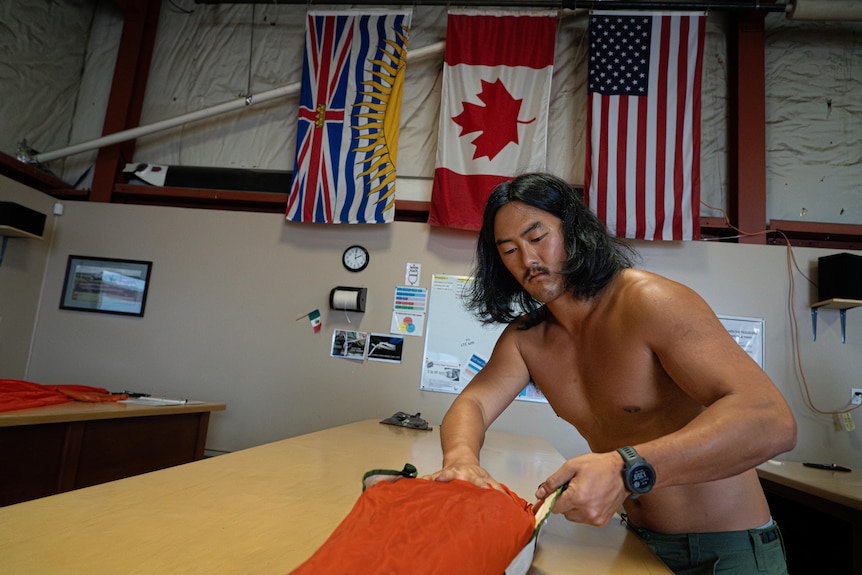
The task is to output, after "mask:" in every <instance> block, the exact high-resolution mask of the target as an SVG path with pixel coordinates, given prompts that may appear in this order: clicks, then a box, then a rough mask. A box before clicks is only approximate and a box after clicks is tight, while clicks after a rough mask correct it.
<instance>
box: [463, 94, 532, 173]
mask: <svg viewBox="0 0 862 575" xmlns="http://www.w3.org/2000/svg"><path fill="white" fill-rule="evenodd" d="M477 97H478V98H479V100H481V101H482V102H484V104H485V105H484V106H479V105H477V104H471V103H470V102H464V110H463V111H462V112H461V113H460V114H458V115H457V116H455V117H453V118H452V121H453V122H455V123H456V124H458V125H459V126H461V133H460V134H458V135H459V136H463V135H464V134H470V133H473V132H482V133H481V134H480V135H478V136H476V138H475V139H473V141H472V142H470V143H471V144H473V145H474V146H476V151H475V152H474V153H473V159H474V160H475V159H477V158H481V157H482V156H486V157H487V158H488V159H489V160H493V159H494V157H495V156H496V155H497V154H499V153H500V152H501V151H502V150H503V148H505V147H506V145H508V144H509V142H514V143H516V144H517V143H518V124H529V123H531V122H534V121H535V120H536V118H533V119H532V120H526V121H521V120H518V114H519V113H520V112H521V102H523V101H524V100H523V99H521V100H516V99H515V98H513V97H512V94H510V93H509V91H508V90H507V89H506V86H504V85H503V82H502V81H501V80H500V79H499V78H498V79H497V81H496V82H494V83H493V84H492V83H490V82H486V81H485V80H482V91H481V92H479V94H478V95H477Z"/></svg>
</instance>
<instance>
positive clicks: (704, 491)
mask: <svg viewBox="0 0 862 575" xmlns="http://www.w3.org/2000/svg"><path fill="white" fill-rule="evenodd" d="M633 256H634V254H633V253H632V252H631V251H630V250H629V248H627V247H626V246H625V244H623V243H622V242H620V241H619V240H617V239H616V238H613V237H611V236H609V235H608V234H607V232H606V230H605V228H604V225H603V224H602V223H601V222H600V221H599V220H598V219H596V218H595V216H593V214H592V213H591V212H589V210H588V209H587V208H586V207H585V205H584V204H583V201H582V199H581V197H580V194H579V193H578V192H577V191H576V190H574V189H573V188H572V187H571V186H569V185H568V184H566V183H565V182H563V181H562V180H559V179H557V178H555V177H553V176H549V175H545V174H527V175H523V176H519V177H518V178H516V179H514V180H512V181H510V182H506V183H503V184H501V185H500V186H498V187H497V188H496V189H495V190H494V192H493V193H492V194H491V197H490V198H489V200H488V204H487V206H486V208H485V214H484V221H483V225H482V230H481V232H480V235H479V241H478V246H477V252H476V262H475V268H476V269H475V281H474V282H473V288H472V292H471V293H470V294H469V295H470V298H471V304H472V307H473V309H474V311H476V312H477V314H478V315H479V316H480V317H481V318H482V319H483V320H484V321H486V322H502V323H508V324H509V325H508V326H507V327H506V329H505V330H504V332H503V334H502V335H501V336H500V338H499V340H498V341H497V344H496V347H495V349H494V352H493V354H492V356H491V359H490V360H489V361H488V363H487V365H486V366H485V367H484V368H483V369H482V371H481V372H479V374H478V375H477V376H476V377H474V378H473V380H472V381H471V382H470V384H469V385H468V386H467V387H466V388H465V389H464V390H463V391H462V392H461V394H460V395H459V396H458V397H457V398H456V400H455V401H454V402H453V404H452V406H451V408H450V409H449V411H448V412H447V414H446V416H445V417H444V419H443V424H442V426H441V440H442V448H443V469H442V470H440V471H438V472H437V473H434V474H433V475H431V476H429V478H430V479H435V480H437V481H449V480H452V479H456V478H457V479H463V480H467V481H471V482H473V483H475V484H476V485H480V486H489V485H490V486H491V487H498V486H499V484H498V483H497V482H496V481H494V479H493V478H491V477H490V476H489V475H488V473H487V472H486V471H485V470H484V469H482V467H481V466H480V463H479V450H480V449H481V446H482V442H483V439H484V436H485V431H486V430H487V429H488V427H489V426H490V425H491V423H492V422H493V421H494V420H495V419H496V418H497V417H498V416H499V415H500V414H501V413H502V412H503V410H504V409H506V407H507V406H508V405H509V404H510V403H512V401H513V400H514V399H515V397H516V396H517V395H518V393H519V392H520V391H521V390H522V389H523V388H524V386H525V385H526V384H527V383H528V382H529V381H531V380H532V381H533V382H534V383H535V384H536V385H537V386H538V387H539V389H541V391H542V392H543V393H544V395H545V397H546V398H547V400H548V403H549V404H550V405H551V407H552V408H553V409H554V411H555V412H556V414H557V415H558V416H559V417H562V418H563V419H565V420H566V421H568V422H569V423H571V424H572V425H573V426H575V427H576V428H577V430H578V431H579V432H580V434H581V435H582V436H583V437H584V438H585V439H586V441H587V442H588V443H589V446H590V449H591V451H592V452H591V453H588V454H585V455H579V456H577V457H574V458H572V459H569V460H568V461H566V462H565V463H564V464H563V466H562V467H561V468H560V469H559V470H558V471H556V472H555V473H554V474H553V475H551V476H550V477H548V478H547V479H546V480H545V481H544V483H542V485H541V486H540V487H539V488H538V491H537V492H536V497H543V496H545V495H547V494H549V493H551V492H553V491H554V490H556V489H557V488H559V487H560V486H562V485H564V484H566V483H568V488H567V490H566V491H564V492H563V494H562V495H561V497H560V498H558V499H557V502H556V505H555V507H554V512H556V513H562V514H563V515H565V517H566V518H567V519H569V520H570V521H577V522H581V523H587V524H590V525H597V526H604V525H606V524H607V523H608V522H609V521H610V520H611V518H612V517H613V515H614V513H615V512H616V511H617V510H618V509H619V508H620V505H622V506H623V507H624V508H625V515H626V516H627V522H628V524H629V525H630V527H631V528H632V529H633V530H634V531H635V532H636V533H638V534H639V535H640V536H641V537H643V538H644V540H645V541H646V542H647V544H648V545H650V546H651V547H652V548H653V549H654V550H655V551H656V553H658V554H659V556H660V557H661V558H662V559H663V560H664V561H665V563H667V564H668V565H669V566H670V567H671V569H674V570H675V571H676V572H678V573H683V572H685V573H713V570H712V566H713V565H714V564H716V563H717V562H718V561H717V560H718V559H720V565H719V566H718V567H717V569H718V570H717V571H715V572H717V573H718V572H720V573H739V574H748V573H786V566H785V561H784V551H783V546H782V545H783V544H782V541H781V538H780V534H779V532H778V528H777V526H776V525H775V524H774V522H772V519H771V516H770V511H769V507H768V505H767V502H766V499H765V497H764V495H763V491H762V489H761V487H760V483H759V481H758V478H757V474H756V472H755V470H754V467H755V466H756V465H758V464H760V463H762V462H763V461H766V460H767V459H769V458H771V457H774V456H775V455H777V454H779V453H782V452H784V451H787V450H789V449H792V448H793V446H794V445H795V442H796V423H795V420H794V418H793V415H792V413H791V412H790V409H789V408H788V406H787V404H786V402H785V401H784V399H783V397H782V396H781V394H780V392H779V391H778V390H777V389H776V387H775V386H774V384H773V383H772V381H771V380H770V379H769V377H768V376H767V375H766V374H765V373H764V372H763V371H762V370H761V369H760V368H759V367H758V365H757V364H756V363H755V362H754V361H753V360H752V359H751V358H750V357H749V356H748V355H747V354H746V353H745V352H744V351H743V350H742V349H741V348H740V346H739V345H738V344H737V343H736V342H735V341H734V340H733V339H732V338H731V337H730V336H729V335H728V333H727V331H726V330H725V329H724V327H723V326H722V325H721V323H720V322H719V321H718V319H717V318H716V316H715V314H714V313H713V312H712V310H711V309H710V308H709V306H708V305H707V304H706V303H705V302H704V301H703V300H702V299H701V298H700V297H699V296H698V295H697V294H696V293H695V292H693V291H692V290H690V289H689V288H687V287H685V286H683V285H681V284H678V283H675V282H673V281H671V280H669V279H667V278H663V277H661V276H658V275H655V274H652V273H648V272H645V271H638V270H635V269H632V263H633ZM627 446H628V447H632V448H633V449H634V451H635V452H636V455H639V456H640V457H642V458H643V459H644V460H645V461H646V462H648V463H649V464H650V465H651V466H652V468H653V475H652V483H651V484H650V485H647V486H646V488H645V490H646V491H648V493H643V494H641V495H640V496H639V497H637V498H632V497H631V496H632V495H637V494H635V493H633V492H632V491H633V489H634V490H643V489H642V488H641V486H640V485H638V487H637V488H635V487H634V485H633V482H632V481H631V480H630V481H629V484H628V487H627V484H626V482H625V481H624V470H625V468H626V465H625V463H624V458H623V456H622V454H621V453H620V452H618V451H617V450H618V449H620V448H624V447H627ZM648 478H649V474H648ZM719 532H721V533H719ZM671 534H676V535H671ZM680 534H682V535H680ZM687 534H698V535H697V536H696V537H699V541H698V542H697V544H696V546H697V547H699V548H700V549H701V553H700V555H701V556H700V557H694V558H691V557H690V553H689V549H688V545H689V541H690V539H691V538H690V537H689V536H688V535H687ZM728 546H730V547H733V548H735V551H731V555H739V553H740V552H741V553H742V557H739V556H731V555H726V550H727V548H728ZM753 549H756V550H755V551H753ZM676 555H680V556H681V557H676ZM737 561H740V562H737ZM699 565H709V566H710V567H708V568H707V570H705V571H702V570H697V567H698V566H699ZM755 565H756V567H755ZM758 568H760V569H765V570H763V571H758V570H757V569H758ZM691 569H693V570H691ZM700 569H703V567H701V568H700ZM724 569H730V570H727V571H725V570H724Z"/></svg>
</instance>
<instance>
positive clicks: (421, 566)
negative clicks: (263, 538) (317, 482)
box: [290, 479, 536, 575]
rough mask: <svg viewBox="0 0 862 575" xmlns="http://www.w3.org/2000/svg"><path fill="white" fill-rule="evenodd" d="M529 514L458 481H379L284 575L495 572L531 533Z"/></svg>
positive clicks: (514, 499)
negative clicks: (303, 560)
mask: <svg viewBox="0 0 862 575" xmlns="http://www.w3.org/2000/svg"><path fill="white" fill-rule="evenodd" d="M531 509H532V507H531V505H530V504H529V503H527V502H526V501H525V500H523V499H521V498H520V497H518V495H516V494H515V493H513V492H511V491H509V490H508V489H507V490H506V492H505V493H504V492H502V491H497V490H493V489H483V488H480V487H476V486H475V485H473V484H471V483H468V482H466V481H461V480H453V481H449V482H438V481H428V480H425V479H401V480H399V481H395V482H386V481H384V482H381V483H378V484H376V485H374V486H372V487H370V488H368V489H367V490H365V491H364V492H363V493H362V495H360V497H359V500H358V501H357V502H356V504H355V505H354V507H353V509H352V510H351V511H350V513H349V514H348V515H347V517H346V518H345V519H344V520H343V521H342V522H341V523H340V524H339V525H338V527H337V528H336V529H335V531H334V532H333V533H332V534H331V535H330V536H329V538H328V539H327V540H326V541H325V542H324V543H323V545H322V546H321V547H320V548H319V549H318V550H317V551H316V552H315V553H314V555H312V556H311V558H309V559H308V560H307V561H306V562H305V563H303V564H302V565H300V566H299V567H297V568H296V569H294V570H293V571H291V573H290V575H312V574H313V575H329V574H338V575H342V574H344V573H350V574H351V575H375V574H381V575H382V574H386V575H391V574H392V573H410V575H440V574H443V573H445V574H446V575H486V574H487V575H502V574H503V572H504V571H505V570H506V568H507V567H508V566H509V563H510V562H511V561H512V560H513V559H514V558H515V557H516V556H517V555H518V553H520V551H521V550H522V549H523V548H524V546H525V545H526V544H527V543H528V542H529V541H530V539H531V537H532V536H533V531H534V530H535V527H536V522H535V518H534V516H533V513H532V511H531Z"/></svg>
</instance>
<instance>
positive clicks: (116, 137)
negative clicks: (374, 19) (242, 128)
mask: <svg viewBox="0 0 862 575" xmlns="http://www.w3.org/2000/svg"><path fill="white" fill-rule="evenodd" d="M445 49H446V42H436V43H434V44H429V45H427V46H423V47H422V48H417V49H416V50H410V51H408V52H407V59H408V60H410V61H416V60H421V59H422V58H426V57H428V56H433V55H434V54H439V53H440V52H443V51H444V50H445ZM301 88H302V85H301V83H300V82H294V83H293V84H288V85H286V86H282V87H280V88H274V89H272V90H267V91H266V92H261V93H260V94H257V95H255V96H249V97H248V98H240V99H238V100H232V101H230V102H225V103H223V104H217V105H215V106H212V107H209V108H204V109H202V110H197V111H196V112H189V113H188V114H182V115H180V116H174V117H173V118H167V119H165V120H160V121H158V122H154V123H152V124H147V125H146V126H138V127H137V128H130V129H128V130H123V131H122V132H115V133H113V134H108V135H107V136H102V137H101V138H96V139H95V140H90V141H88V142H81V143H79V144H73V145H71V146H66V147H65V148H60V149H59V150H54V151H53V152H43V153H40V154H36V155H34V156H33V157H32V158H29V159H28V160H27V161H29V162H30V163H34V164H41V163H45V162H50V161H51V160H56V159H59V158H65V157H66V156H72V155H74V154H80V153H83V152H88V151H90V150H95V149H97V148H103V147H105V146H110V145H113V144H119V143H120V142H126V141H128V140H134V139H136V138H140V137H142V136H146V135H148V134H152V133H155V132H160V131H162V130H168V129H170V128H175V127H177V126H182V125H183V124H188V123H190V122H195V121H197V120H203V119H205V118H210V117H212V116H217V115H219V114H224V113H225V112H232V111H234V110H239V109H241V108H244V107H247V106H252V105H254V104H262V103H263V102H268V101H270V100H274V99H276V98H282V97H285V96H294V95H296V94H298V93H299V91H300V89H301Z"/></svg>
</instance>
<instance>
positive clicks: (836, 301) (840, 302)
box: [811, 298, 862, 343]
mask: <svg viewBox="0 0 862 575" xmlns="http://www.w3.org/2000/svg"><path fill="white" fill-rule="evenodd" d="M859 306H862V300H858V299H842V298H832V299H827V300H824V301H819V302H817V303H815V304H812V305H811V333H812V335H813V338H814V341H817V310H819V309H820V308H828V309H837V310H838V314H839V315H840V318H841V343H845V342H846V340H847V338H846V333H847V310H848V309H851V308H854V307H859Z"/></svg>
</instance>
